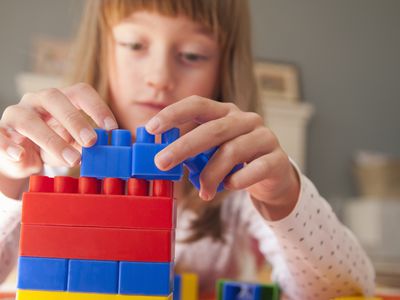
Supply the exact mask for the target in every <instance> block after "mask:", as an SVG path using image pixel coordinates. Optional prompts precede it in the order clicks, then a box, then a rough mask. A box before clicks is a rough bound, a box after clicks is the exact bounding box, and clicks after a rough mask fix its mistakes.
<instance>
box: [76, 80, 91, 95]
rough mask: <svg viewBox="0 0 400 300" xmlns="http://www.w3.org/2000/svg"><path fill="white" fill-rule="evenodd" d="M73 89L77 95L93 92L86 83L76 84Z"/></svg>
mask: <svg viewBox="0 0 400 300" xmlns="http://www.w3.org/2000/svg"><path fill="white" fill-rule="evenodd" d="M73 89H74V90H76V91H77V92H78V93H92V92H94V89H93V87H92V86H91V85H90V84H88V83H86V82H78V83H77V84H75V85H74V86H73Z"/></svg>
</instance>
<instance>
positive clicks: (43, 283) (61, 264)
mask: <svg viewBox="0 0 400 300" xmlns="http://www.w3.org/2000/svg"><path fill="white" fill-rule="evenodd" d="M67 273H68V263H67V260H66V259H62V258H61V259H59V258H39V257H22V256H21V257H19V259H18V283H17V288H19V289H28V290H49V291H65V290H66V287H67Z"/></svg>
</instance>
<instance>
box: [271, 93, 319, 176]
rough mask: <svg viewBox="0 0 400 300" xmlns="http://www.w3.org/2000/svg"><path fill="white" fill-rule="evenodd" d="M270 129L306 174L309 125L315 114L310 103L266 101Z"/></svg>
mask: <svg viewBox="0 0 400 300" xmlns="http://www.w3.org/2000/svg"><path fill="white" fill-rule="evenodd" d="M263 109H264V114H265V116H264V117H265V120H266V124H267V125H268V127H269V128H270V129H271V130H272V131H273V132H274V133H275V134H276V136H277V137H278V140H279V142H280V144H281V146H282V148H283V149H284V150H285V151H286V153H287V154H288V155H289V156H290V157H291V158H292V159H293V160H294V161H295V162H296V163H297V164H298V166H299V167H300V169H301V170H302V171H303V172H305V165H306V145H307V124H308V122H309V120H310V118H311V116H312V115H313V113H314V108H313V106H312V105H311V104H310V103H307V102H299V103H289V102H283V101H279V100H275V101H273V100H268V101H264V106H263Z"/></svg>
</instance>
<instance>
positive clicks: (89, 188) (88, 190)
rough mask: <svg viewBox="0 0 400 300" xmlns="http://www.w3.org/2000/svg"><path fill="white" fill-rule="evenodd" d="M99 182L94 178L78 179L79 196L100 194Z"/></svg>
mask: <svg viewBox="0 0 400 300" xmlns="http://www.w3.org/2000/svg"><path fill="white" fill-rule="evenodd" d="M100 191H101V181H100V180H98V179H97V178H94V177H79V193H80V194H100Z"/></svg>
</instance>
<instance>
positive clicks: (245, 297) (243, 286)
mask: <svg viewBox="0 0 400 300" xmlns="http://www.w3.org/2000/svg"><path fill="white" fill-rule="evenodd" d="M217 296H218V298H217V299H218V300H279V288H278V286H277V285H276V284H255V283H246V282H235V281H227V280H219V281H218V282H217Z"/></svg>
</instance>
